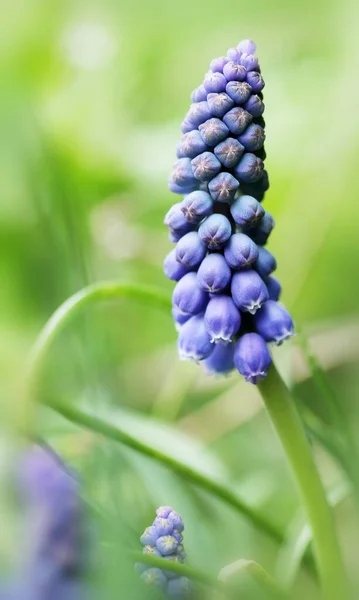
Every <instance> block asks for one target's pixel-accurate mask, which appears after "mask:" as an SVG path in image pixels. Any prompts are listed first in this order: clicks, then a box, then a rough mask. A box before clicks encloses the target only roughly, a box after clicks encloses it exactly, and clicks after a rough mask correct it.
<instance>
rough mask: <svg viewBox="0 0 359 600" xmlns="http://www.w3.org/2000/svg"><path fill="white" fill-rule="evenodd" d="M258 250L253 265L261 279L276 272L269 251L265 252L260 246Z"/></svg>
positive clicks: (273, 259)
mask: <svg viewBox="0 0 359 600" xmlns="http://www.w3.org/2000/svg"><path fill="white" fill-rule="evenodd" d="M258 250H259V254H258V258H257V260H256V262H255V263H254V268H255V270H256V271H257V273H259V275H260V276H261V277H268V275H270V274H271V273H273V271H275V270H276V268H277V261H276V259H275V258H274V256H273V254H272V253H271V252H269V250H266V249H265V248H263V247H262V246H259V248H258Z"/></svg>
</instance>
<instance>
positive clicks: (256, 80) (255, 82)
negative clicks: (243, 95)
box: [246, 71, 265, 94]
mask: <svg viewBox="0 0 359 600" xmlns="http://www.w3.org/2000/svg"><path fill="white" fill-rule="evenodd" d="M246 81H247V82H248V83H249V85H250V86H251V88H252V90H253V92H254V93H255V94H257V93H258V92H261V91H262V89H263V88H264V85H265V84H264V80H263V77H262V75H261V74H260V73H258V71H249V72H248V73H247V77H246Z"/></svg>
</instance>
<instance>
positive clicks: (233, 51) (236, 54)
mask: <svg viewBox="0 0 359 600" xmlns="http://www.w3.org/2000/svg"><path fill="white" fill-rule="evenodd" d="M241 55H242V53H241V52H240V50H238V49H237V48H228V50H227V58H228V59H229V60H232V61H233V62H238V61H239V59H240V58H241Z"/></svg>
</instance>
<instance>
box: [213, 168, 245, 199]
mask: <svg viewBox="0 0 359 600" xmlns="http://www.w3.org/2000/svg"><path fill="white" fill-rule="evenodd" d="M238 188H239V181H238V180H237V179H236V178H235V177H233V175H231V174H230V173H220V174H219V175H216V177H214V178H213V179H212V180H211V181H210V182H209V184H208V190H209V193H210V194H211V196H212V198H213V200H214V201H216V202H231V201H232V200H233V198H234V196H235V195H236V192H237V190H238Z"/></svg>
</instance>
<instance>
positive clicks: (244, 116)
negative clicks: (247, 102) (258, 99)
mask: <svg viewBox="0 0 359 600" xmlns="http://www.w3.org/2000/svg"><path fill="white" fill-rule="evenodd" d="M223 121H224V122H225V124H226V125H227V127H228V129H229V131H230V132H231V133H233V134H234V135H240V134H241V133H243V131H244V130H245V129H246V128H247V127H248V125H249V123H250V122H251V121H252V115H250V114H249V112H247V111H246V110H244V108H241V107H239V106H236V107H235V108H232V109H231V110H230V111H228V112H227V113H226V114H225V115H224V117H223Z"/></svg>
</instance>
